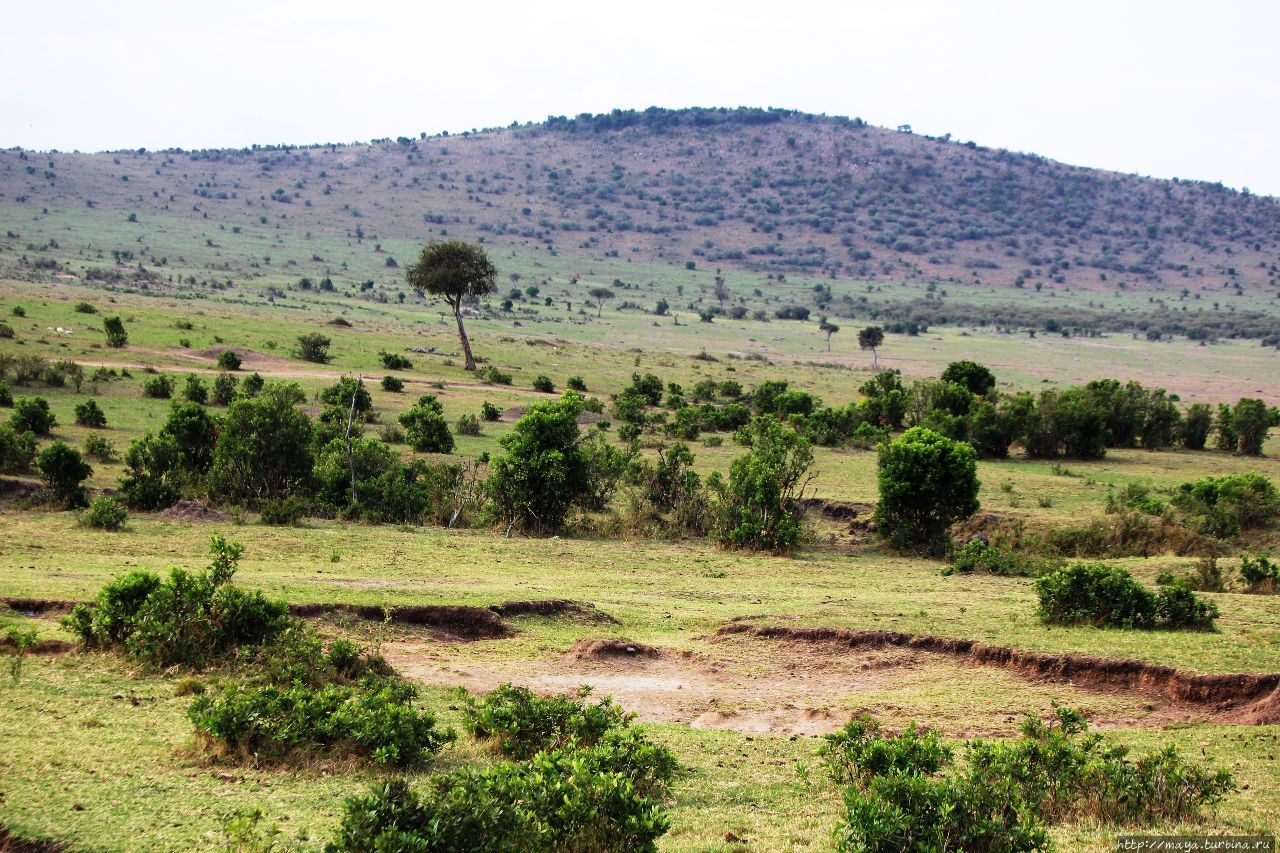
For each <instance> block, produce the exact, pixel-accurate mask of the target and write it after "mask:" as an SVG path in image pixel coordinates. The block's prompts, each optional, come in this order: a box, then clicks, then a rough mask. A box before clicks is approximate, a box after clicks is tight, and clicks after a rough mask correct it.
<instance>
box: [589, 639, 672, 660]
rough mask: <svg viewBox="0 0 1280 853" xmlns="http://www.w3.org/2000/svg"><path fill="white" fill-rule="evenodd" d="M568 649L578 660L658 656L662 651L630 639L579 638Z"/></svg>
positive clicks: (660, 655)
mask: <svg viewBox="0 0 1280 853" xmlns="http://www.w3.org/2000/svg"><path fill="white" fill-rule="evenodd" d="M569 651H570V652H571V653H572V654H573V655H574V656H575V657H577V658H578V659H579V660H612V659H616V658H659V657H662V653H661V652H660V651H658V650H657V649H655V648H654V647H653V646H646V645H645V644H644V643H636V642H633V641H631V640H624V639H620V638H613V639H609V640H579V641H578V642H576V643H574V644H573V645H572V646H570V648H569Z"/></svg>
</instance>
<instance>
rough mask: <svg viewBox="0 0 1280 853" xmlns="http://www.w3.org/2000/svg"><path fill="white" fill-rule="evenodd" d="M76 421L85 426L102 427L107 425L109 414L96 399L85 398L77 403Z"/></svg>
mask: <svg viewBox="0 0 1280 853" xmlns="http://www.w3.org/2000/svg"><path fill="white" fill-rule="evenodd" d="M75 411H76V423H77V424H79V425H80V426H84V427H92V428H93V429H102V428H103V427H105V426H106V425H107V415H106V413H105V412H103V411H102V409H101V408H100V407H99V406H98V403H97V401H96V400H85V401H84V402H83V403H77V404H76V409H75Z"/></svg>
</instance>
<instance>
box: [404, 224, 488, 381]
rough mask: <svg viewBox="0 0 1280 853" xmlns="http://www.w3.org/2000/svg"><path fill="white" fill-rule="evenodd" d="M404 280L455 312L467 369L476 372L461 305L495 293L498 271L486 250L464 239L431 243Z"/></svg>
mask: <svg viewBox="0 0 1280 853" xmlns="http://www.w3.org/2000/svg"><path fill="white" fill-rule="evenodd" d="M404 277H405V280H406V281H408V283H409V286H410V287H416V288H418V289H419V290H421V291H423V292H425V293H430V294H432V295H433V296H438V297H439V298H441V299H443V300H444V301H445V302H446V303H448V305H449V307H450V308H452V309H453V318H454V320H456V321H457V323H458V339H459V340H460V341H462V354H463V356H464V357H465V358H466V369H467V370H475V369H476V359H475V356H473V355H472V354H471V341H470V340H468V339H467V330H466V329H465V328H464V327H463V325H462V303H463V302H465V301H467V300H468V299H478V298H480V297H481V296H484V295H486V294H488V293H489V292H490V291H492V290H493V286H494V282H495V280H496V279H497V277H498V270H497V269H496V268H495V267H494V265H493V263H492V262H491V261H490V260H489V256H488V255H487V254H485V251H484V249H483V248H482V247H480V246H473V245H472V244H470V243H465V242H463V241H462V240H445V241H443V242H433V243H428V244H427V245H426V246H423V248H422V252H421V254H419V255H418V260H416V261H414V262H413V263H412V264H410V265H409V267H408V269H406V270H405V273H404Z"/></svg>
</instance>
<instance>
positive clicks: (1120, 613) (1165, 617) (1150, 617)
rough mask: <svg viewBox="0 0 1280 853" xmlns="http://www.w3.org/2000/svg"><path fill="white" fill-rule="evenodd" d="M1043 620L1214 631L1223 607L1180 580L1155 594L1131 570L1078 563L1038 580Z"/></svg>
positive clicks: (1074, 623)
mask: <svg viewBox="0 0 1280 853" xmlns="http://www.w3.org/2000/svg"><path fill="white" fill-rule="evenodd" d="M1035 590H1036V595H1037V597H1038V598H1039V601H1040V606H1039V610H1038V613H1039V615H1040V618H1041V619H1042V620H1043V621H1045V622H1047V623H1050V624H1056V625H1079V624H1087V625H1094V626H1095V627H1099V628H1144V629H1151V628H1157V627H1159V628H1186V629H1192V630H1211V629H1212V628H1213V623H1214V620H1215V619H1217V617H1218V608H1217V605H1215V604H1214V603H1213V602H1210V601H1205V600H1204V599H1201V598H1200V597H1198V596H1197V595H1196V594H1195V593H1194V592H1192V591H1191V587H1190V586H1189V585H1188V584H1187V582H1186V581H1185V580H1177V581H1174V582H1173V583H1172V584H1170V585H1168V586H1164V587H1162V588H1161V589H1160V590H1159V592H1155V593H1153V592H1152V591H1151V590H1149V589H1147V588H1146V587H1145V586H1143V585H1142V584H1140V583H1139V582H1138V581H1137V580H1136V579H1134V577H1133V575H1131V574H1130V573H1129V572H1128V570H1126V569H1121V568H1115V567H1111V566H1107V565H1106V564H1104V563H1075V564H1073V565H1070V566H1067V567H1065V568H1062V569H1059V570H1057V571H1056V572H1053V573H1052V574H1048V575H1045V576H1044V577H1041V578H1039V579H1037V580H1036V583H1035Z"/></svg>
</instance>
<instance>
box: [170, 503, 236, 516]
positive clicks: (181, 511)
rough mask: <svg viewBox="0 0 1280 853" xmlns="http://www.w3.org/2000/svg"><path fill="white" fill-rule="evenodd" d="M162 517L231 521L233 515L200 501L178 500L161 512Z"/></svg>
mask: <svg viewBox="0 0 1280 853" xmlns="http://www.w3.org/2000/svg"><path fill="white" fill-rule="evenodd" d="M160 517H161V518H168V519H172V520H174V521H230V520H231V516H229V515H227V514H226V513H225V512H221V511H219V510H216V509H214V508H213V507H210V506H205V505H204V504H202V503H200V502H199V501H188V500H181V501H178V502H177V503H176V504H174V505H173V506H171V507H169V508H168V509H166V510H164V511H163V512H161V513H160Z"/></svg>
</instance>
